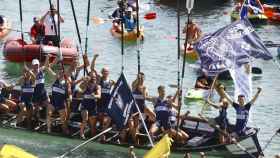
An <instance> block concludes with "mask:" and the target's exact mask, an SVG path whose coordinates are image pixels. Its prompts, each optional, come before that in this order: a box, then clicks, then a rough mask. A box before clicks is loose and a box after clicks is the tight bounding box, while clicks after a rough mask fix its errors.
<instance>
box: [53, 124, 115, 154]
mask: <svg viewBox="0 0 280 158" xmlns="http://www.w3.org/2000/svg"><path fill="white" fill-rule="evenodd" d="M110 130H112V127H110V128H108V129H106V130H104V131H102V132H101V133H99V134H97V135H96V136H94V137H92V138H90V139H89V140H87V141H85V142H83V143H81V144H79V145H77V146H76V147H74V148H73V149H71V150H69V151H67V152H65V153H64V154H63V155H61V156H59V157H57V158H64V157H65V156H67V155H69V154H70V153H72V152H74V151H76V150H77V149H79V148H81V147H83V146H84V145H86V144H88V143H89V142H91V141H93V140H95V139H97V138H98V137H100V136H102V135H103V134H105V133H107V132H109V131H110Z"/></svg>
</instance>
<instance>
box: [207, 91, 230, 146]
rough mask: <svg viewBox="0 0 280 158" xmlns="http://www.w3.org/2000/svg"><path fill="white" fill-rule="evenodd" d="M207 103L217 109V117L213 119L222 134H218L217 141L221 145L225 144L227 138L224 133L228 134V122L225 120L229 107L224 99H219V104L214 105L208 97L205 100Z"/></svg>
mask: <svg viewBox="0 0 280 158" xmlns="http://www.w3.org/2000/svg"><path fill="white" fill-rule="evenodd" d="M207 103H208V104H209V105H211V106H212V107H214V108H216V109H219V116H218V117H216V118H215V121H216V123H217V124H218V125H219V126H220V129H221V130H222V131H223V133H220V136H219V140H220V143H221V144H224V143H227V139H226V138H227V137H226V136H225V135H224V133H228V127H229V121H228V118H227V109H228V106H229V103H228V101H227V100H226V99H225V98H221V100H220V102H219V104H216V103H214V102H212V101H211V100H210V97H209V98H208V100H207Z"/></svg>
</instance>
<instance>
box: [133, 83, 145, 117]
mask: <svg viewBox="0 0 280 158" xmlns="http://www.w3.org/2000/svg"><path fill="white" fill-rule="evenodd" d="M132 94H133V97H134V99H135V101H136V104H137V105H138V107H139V110H140V112H141V113H144V109H145V105H146V104H145V97H144V95H143V93H142V92H141V91H139V90H137V89H136V90H134V91H133V92H132ZM132 111H133V113H136V112H138V110H137V108H136V107H133V109H132Z"/></svg>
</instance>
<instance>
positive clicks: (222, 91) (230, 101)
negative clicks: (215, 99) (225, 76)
mask: <svg viewBox="0 0 280 158" xmlns="http://www.w3.org/2000/svg"><path fill="white" fill-rule="evenodd" d="M219 89H220V92H221V94H222V96H223V97H225V98H226V99H227V101H228V102H229V103H230V104H231V105H232V104H233V100H232V99H231V97H230V96H229V95H228V94H227V93H226V92H225V90H224V88H223V87H222V86H220V87H219Z"/></svg>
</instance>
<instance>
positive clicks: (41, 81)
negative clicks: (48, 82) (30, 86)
mask: <svg viewBox="0 0 280 158" xmlns="http://www.w3.org/2000/svg"><path fill="white" fill-rule="evenodd" d="M35 85H36V86H35V92H36V90H41V89H44V88H45V75H44V73H43V71H41V70H40V71H39V73H37V75H36V80H35Z"/></svg>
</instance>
